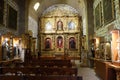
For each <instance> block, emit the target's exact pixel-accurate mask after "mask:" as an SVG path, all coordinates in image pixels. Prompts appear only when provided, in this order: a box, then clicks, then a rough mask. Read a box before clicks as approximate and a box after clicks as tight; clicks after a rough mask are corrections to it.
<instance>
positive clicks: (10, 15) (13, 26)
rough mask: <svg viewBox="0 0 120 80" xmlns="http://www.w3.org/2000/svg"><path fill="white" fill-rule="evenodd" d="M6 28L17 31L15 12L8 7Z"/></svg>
mask: <svg viewBox="0 0 120 80" xmlns="http://www.w3.org/2000/svg"><path fill="white" fill-rule="evenodd" d="M7 25H8V26H7V27H8V28H10V29H12V30H17V10H15V9H14V8H13V7H11V6H10V5H8V23H7Z"/></svg>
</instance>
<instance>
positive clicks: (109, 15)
mask: <svg viewBox="0 0 120 80" xmlns="http://www.w3.org/2000/svg"><path fill="white" fill-rule="evenodd" d="M103 16H104V24H105V25H106V24H108V23H110V22H111V21H113V20H114V19H115V4H114V0H103Z"/></svg>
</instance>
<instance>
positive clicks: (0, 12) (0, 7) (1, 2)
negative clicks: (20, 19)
mask: <svg viewBox="0 0 120 80" xmlns="http://www.w3.org/2000/svg"><path fill="white" fill-rule="evenodd" d="M3 18H4V0H0V24H1V25H3V23H4V19H3Z"/></svg>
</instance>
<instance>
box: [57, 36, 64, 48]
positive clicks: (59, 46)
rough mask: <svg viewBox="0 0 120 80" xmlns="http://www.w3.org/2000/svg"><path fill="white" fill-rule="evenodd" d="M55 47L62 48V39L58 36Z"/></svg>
mask: <svg viewBox="0 0 120 80" xmlns="http://www.w3.org/2000/svg"><path fill="white" fill-rule="evenodd" d="M57 47H58V48H62V47H63V38H62V37H61V36H59V37H58V38H57Z"/></svg>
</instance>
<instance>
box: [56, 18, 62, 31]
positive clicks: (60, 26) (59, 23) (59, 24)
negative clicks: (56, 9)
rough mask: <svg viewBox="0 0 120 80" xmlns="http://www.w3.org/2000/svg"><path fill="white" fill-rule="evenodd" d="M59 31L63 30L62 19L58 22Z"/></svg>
mask: <svg viewBox="0 0 120 80" xmlns="http://www.w3.org/2000/svg"><path fill="white" fill-rule="evenodd" d="M57 30H63V22H62V21H61V19H59V21H58V22H57Z"/></svg>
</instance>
